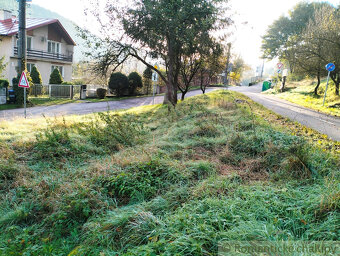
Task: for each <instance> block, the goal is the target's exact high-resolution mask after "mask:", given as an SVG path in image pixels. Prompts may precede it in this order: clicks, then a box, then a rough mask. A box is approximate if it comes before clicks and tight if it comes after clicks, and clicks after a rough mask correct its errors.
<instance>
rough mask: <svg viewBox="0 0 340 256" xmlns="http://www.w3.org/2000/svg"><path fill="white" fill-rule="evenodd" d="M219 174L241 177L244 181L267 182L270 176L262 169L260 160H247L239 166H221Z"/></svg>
mask: <svg viewBox="0 0 340 256" xmlns="http://www.w3.org/2000/svg"><path fill="white" fill-rule="evenodd" d="M219 172H220V174H221V175H224V176H233V175H235V174H236V175H237V176H239V177H240V178H241V179H242V181H267V180H268V179H269V174H268V172H267V171H265V170H264V169H262V168H261V163H260V161H259V160H258V159H247V160H245V161H242V162H241V163H240V165H239V166H234V165H228V164H222V165H220V166H219Z"/></svg>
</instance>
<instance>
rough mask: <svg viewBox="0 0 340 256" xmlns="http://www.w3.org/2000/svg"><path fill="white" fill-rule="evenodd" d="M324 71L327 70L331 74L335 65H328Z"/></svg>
mask: <svg viewBox="0 0 340 256" xmlns="http://www.w3.org/2000/svg"><path fill="white" fill-rule="evenodd" d="M326 69H327V71H329V72H331V71H333V70H334V69H335V65H334V64H333V63H328V64H327V65H326Z"/></svg>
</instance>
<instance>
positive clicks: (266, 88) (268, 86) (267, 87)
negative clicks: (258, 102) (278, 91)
mask: <svg viewBox="0 0 340 256" xmlns="http://www.w3.org/2000/svg"><path fill="white" fill-rule="evenodd" d="M271 85H272V83H271V82H269V81H264V82H263V84H262V91H263V92H264V91H266V90H268V89H270V86H271Z"/></svg>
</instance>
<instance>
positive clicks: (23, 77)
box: [18, 71, 30, 118]
mask: <svg viewBox="0 0 340 256" xmlns="http://www.w3.org/2000/svg"><path fill="white" fill-rule="evenodd" d="M18 86H19V87H22V88H24V115H25V118H26V88H30V84H29V83H28V80H27V77H26V73H25V71H22V74H21V77H20V79H19V84H18Z"/></svg>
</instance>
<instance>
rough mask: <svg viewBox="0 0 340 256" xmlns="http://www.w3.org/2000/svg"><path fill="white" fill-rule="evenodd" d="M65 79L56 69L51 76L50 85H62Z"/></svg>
mask: <svg viewBox="0 0 340 256" xmlns="http://www.w3.org/2000/svg"><path fill="white" fill-rule="evenodd" d="M62 82H63V78H62V76H61V74H60V72H59V69H57V68H55V69H54V70H53V71H52V73H51V75H50V81H49V83H50V84H62Z"/></svg>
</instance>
